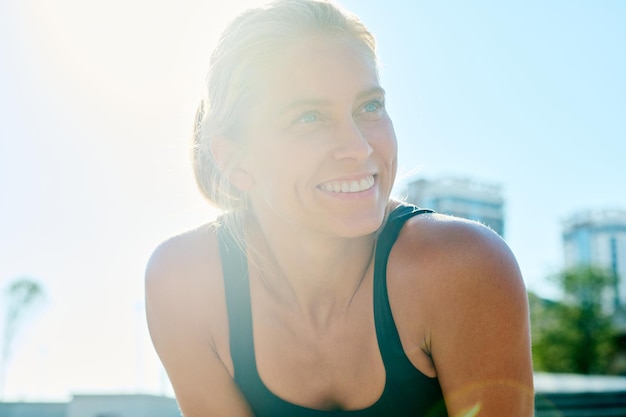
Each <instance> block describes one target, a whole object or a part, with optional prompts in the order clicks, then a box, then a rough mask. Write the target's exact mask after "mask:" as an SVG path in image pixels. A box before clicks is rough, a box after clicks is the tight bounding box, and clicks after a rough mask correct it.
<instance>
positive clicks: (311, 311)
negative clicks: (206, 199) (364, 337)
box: [246, 221, 375, 322]
mask: <svg viewBox="0 0 626 417" xmlns="http://www.w3.org/2000/svg"><path fill="white" fill-rule="evenodd" d="M267 230H271V233H267ZM246 233H247V240H248V241H249V242H250V245H251V249H250V252H251V256H252V257H253V259H254V262H253V263H252V264H253V265H254V268H253V269H255V270H256V271H255V273H254V274H251V278H252V275H255V276H257V277H258V278H259V279H260V281H261V282H262V284H263V286H264V288H265V289H266V290H267V291H268V292H269V293H270V295H271V297H272V298H273V299H274V300H275V301H276V302H278V303H281V304H283V305H285V306H287V307H289V308H291V309H294V310H296V311H298V312H299V313H300V314H303V315H304V316H305V317H307V318H308V319H311V320H313V321H316V322H320V321H321V322H325V321H327V320H328V318H329V317H331V316H333V315H334V314H341V313H342V312H345V311H346V309H347V308H348V307H349V306H350V304H351V302H352V300H353V298H354V296H355V294H356V293H357V292H358V290H359V288H360V287H361V284H362V283H363V281H364V280H365V279H366V278H367V277H369V276H370V275H371V269H372V268H371V266H372V264H373V252H374V244H375V234H370V235H367V236H362V237H357V238H337V237H329V236H320V235H319V234H316V233H311V232H309V233H306V232H303V231H302V230H298V229H295V228H293V227H289V226H287V227H282V228H280V227H276V226H275V225H272V227H271V229H270V228H264V227H263V225H261V224H259V223H258V222H254V221H252V222H249V223H248V225H247V227H246Z"/></svg>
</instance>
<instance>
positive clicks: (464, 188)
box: [406, 178, 504, 236]
mask: <svg viewBox="0 0 626 417" xmlns="http://www.w3.org/2000/svg"><path fill="white" fill-rule="evenodd" d="M406 200H407V202H409V203H413V204H415V205H417V206H419V207H423V208H430V209H433V210H435V211H437V212H438V213H443V214H450V215H452V216H457V217H463V218H465V219H470V220H476V221H478V222H480V223H483V224H485V225H487V226H489V227H490V228H492V229H493V230H494V231H495V232H496V233H498V234H499V235H500V236H504V198H503V197H502V188H501V187H500V186H499V185H496V184H485V183H478V182H474V181H471V180H469V179H466V178H445V179H438V180H427V179H417V180H414V181H412V182H410V183H409V184H408V186H407V195H406Z"/></svg>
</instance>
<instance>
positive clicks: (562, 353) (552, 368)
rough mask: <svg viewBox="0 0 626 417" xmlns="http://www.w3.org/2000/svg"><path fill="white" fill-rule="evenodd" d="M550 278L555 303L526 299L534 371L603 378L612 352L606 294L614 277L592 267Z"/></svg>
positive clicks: (613, 331)
mask: <svg viewBox="0 0 626 417" xmlns="http://www.w3.org/2000/svg"><path fill="white" fill-rule="evenodd" d="M553 279H554V280H555V281H556V282H557V284H558V285H559V286H560V288H561V290H562V291H563V294H564V296H563V299H562V300H561V301H560V302H554V301H548V300H542V299H540V298H539V297H537V296H535V295H532V294H531V295H530V297H529V301H530V304H531V324H532V327H531V328H532V336H533V361H534V366H535V370H537V371H547V372H572V373H581V374H592V373H595V374H608V373H610V369H611V361H612V359H613V357H614V355H615V353H616V351H617V333H616V329H615V327H614V325H613V320H612V315H611V314H610V313H609V311H610V309H611V308H612V304H611V302H610V297H609V295H610V294H611V291H612V289H613V288H614V283H615V277H614V275H613V274H611V273H609V272H606V271H604V270H601V269H598V268H594V267H581V268H576V269H570V270H566V271H564V272H562V273H560V274H558V275H556V276H554V277H553Z"/></svg>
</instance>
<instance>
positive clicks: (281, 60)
mask: <svg viewBox="0 0 626 417" xmlns="http://www.w3.org/2000/svg"><path fill="white" fill-rule="evenodd" d="M261 82H262V83H263V85H262V86H261V89H260V92H261V100H262V101H263V102H264V103H265V104H266V105H270V106H277V105H288V104H289V103H290V102H291V101H294V100H306V99H311V100H324V101H330V102H332V101H338V100H343V99H347V100H349V99H351V98H354V97H356V96H358V95H359V93H362V92H363V91H367V90H371V89H372V88H375V87H378V86H379V82H378V72H377V68H376V63H375V61H374V59H373V57H372V56H371V53H370V52H369V51H368V50H367V49H366V47H365V46H364V45H362V44H360V43H359V42H357V41H355V40H352V39H346V38H340V37H336V36H334V37H330V36H323V35H322V36H319V35H318V36H309V37H305V38H302V39H299V40H297V41H294V42H292V43H290V44H289V45H288V46H287V47H285V48H284V49H282V50H281V51H279V52H278V53H276V54H273V56H272V58H271V59H270V61H269V62H267V63H266V65H265V66H264V69H263V70H262V71H261Z"/></svg>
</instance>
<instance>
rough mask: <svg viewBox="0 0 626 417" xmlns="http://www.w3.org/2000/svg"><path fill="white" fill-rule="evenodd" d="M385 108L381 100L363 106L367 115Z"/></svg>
mask: <svg viewBox="0 0 626 417" xmlns="http://www.w3.org/2000/svg"><path fill="white" fill-rule="evenodd" d="M383 107H384V105H383V103H382V102H381V101H380V100H373V101H370V102H369V103H367V104H366V105H365V106H363V110H364V111H365V112H366V113H371V112H374V111H378V110H380V109H382V108H383Z"/></svg>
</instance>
